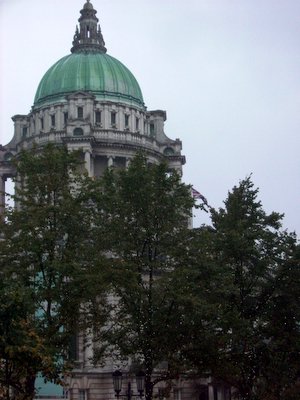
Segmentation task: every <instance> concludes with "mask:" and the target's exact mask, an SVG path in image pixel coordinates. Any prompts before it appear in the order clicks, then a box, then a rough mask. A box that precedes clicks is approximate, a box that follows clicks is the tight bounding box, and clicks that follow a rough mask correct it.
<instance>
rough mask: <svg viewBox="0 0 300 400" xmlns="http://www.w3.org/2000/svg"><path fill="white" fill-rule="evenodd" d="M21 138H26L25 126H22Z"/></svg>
mask: <svg viewBox="0 0 300 400" xmlns="http://www.w3.org/2000/svg"><path fill="white" fill-rule="evenodd" d="M22 136H23V137H26V136H27V126H23V129H22Z"/></svg>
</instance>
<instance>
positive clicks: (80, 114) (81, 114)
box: [77, 107, 83, 119]
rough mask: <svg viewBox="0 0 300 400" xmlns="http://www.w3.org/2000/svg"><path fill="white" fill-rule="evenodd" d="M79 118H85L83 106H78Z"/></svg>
mask: <svg viewBox="0 0 300 400" xmlns="http://www.w3.org/2000/svg"><path fill="white" fill-rule="evenodd" d="M77 118H81V119H82V118H83V107H77Z"/></svg>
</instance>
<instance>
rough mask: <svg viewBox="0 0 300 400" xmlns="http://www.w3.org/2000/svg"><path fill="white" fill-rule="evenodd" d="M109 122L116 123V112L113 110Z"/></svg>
mask: <svg viewBox="0 0 300 400" xmlns="http://www.w3.org/2000/svg"><path fill="white" fill-rule="evenodd" d="M110 122H111V125H116V113H115V112H114V111H112V112H111V114H110Z"/></svg>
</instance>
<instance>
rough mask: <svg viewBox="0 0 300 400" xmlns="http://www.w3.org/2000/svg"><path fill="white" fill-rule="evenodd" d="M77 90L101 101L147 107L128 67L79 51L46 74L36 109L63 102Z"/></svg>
mask: <svg viewBox="0 0 300 400" xmlns="http://www.w3.org/2000/svg"><path fill="white" fill-rule="evenodd" d="M77 91H86V92H89V93H91V94H93V95H94V96H95V97H96V99H97V100H109V101H116V102H122V103H125V104H128V105H134V106H137V107H144V101H143V95H142V92H141V89H140V87H139V84H138V82H137V80H136V79H135V77H134V76H133V74H132V73H131V72H130V71H129V70H128V68H126V67H125V65H123V64H122V63H121V62H120V61H118V60H117V59H115V58H113V57H111V56H109V55H108V54H106V53H103V52H93V51H83V52H80V51H77V52H74V53H72V54H70V55H68V56H66V57H63V58H62V59H60V60H59V61H57V62H56V63H55V64H54V65H53V66H52V67H51V68H50V69H49V70H48V71H47V72H46V74H45V75H44V77H43V78H42V80H41V82H40V84H39V86H38V89H37V92H36V95H35V99H34V108H38V107H41V106H44V105H49V104H53V103H55V102H57V101H63V100H65V97H66V96H67V95H69V94H71V93H74V92H77Z"/></svg>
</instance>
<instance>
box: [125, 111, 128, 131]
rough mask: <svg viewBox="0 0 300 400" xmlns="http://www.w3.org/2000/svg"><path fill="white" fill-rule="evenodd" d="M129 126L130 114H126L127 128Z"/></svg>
mask: <svg viewBox="0 0 300 400" xmlns="http://www.w3.org/2000/svg"><path fill="white" fill-rule="evenodd" d="M128 127H129V115H128V114H125V128H128Z"/></svg>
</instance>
